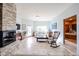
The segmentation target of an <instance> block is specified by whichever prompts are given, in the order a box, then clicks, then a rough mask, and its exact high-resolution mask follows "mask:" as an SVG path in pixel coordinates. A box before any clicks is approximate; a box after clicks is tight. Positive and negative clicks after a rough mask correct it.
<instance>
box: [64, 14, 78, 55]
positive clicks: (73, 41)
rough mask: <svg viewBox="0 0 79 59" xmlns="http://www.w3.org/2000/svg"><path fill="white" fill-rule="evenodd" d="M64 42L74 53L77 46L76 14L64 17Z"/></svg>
mask: <svg viewBox="0 0 79 59" xmlns="http://www.w3.org/2000/svg"><path fill="white" fill-rule="evenodd" d="M64 44H65V47H66V48H67V49H68V50H70V51H71V53H73V54H74V55H75V54H76V46H77V16H76V15H74V16H71V17H68V18H66V19H64Z"/></svg>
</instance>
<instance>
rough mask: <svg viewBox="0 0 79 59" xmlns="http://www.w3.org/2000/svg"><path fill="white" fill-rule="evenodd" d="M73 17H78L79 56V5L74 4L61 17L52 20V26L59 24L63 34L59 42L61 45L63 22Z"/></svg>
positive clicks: (78, 51)
mask: <svg viewBox="0 0 79 59" xmlns="http://www.w3.org/2000/svg"><path fill="white" fill-rule="evenodd" d="M62 9H63V8H62ZM73 15H77V55H79V4H73V5H72V6H70V7H69V8H68V9H66V10H65V11H64V12H63V13H61V14H60V15H59V16H57V17H55V18H54V19H52V22H50V24H51V23H54V22H57V27H58V30H59V31H60V32H61V35H60V38H61V39H59V40H60V41H61V43H63V40H64V39H63V20H64V19H65V18H68V17H70V16H73Z"/></svg>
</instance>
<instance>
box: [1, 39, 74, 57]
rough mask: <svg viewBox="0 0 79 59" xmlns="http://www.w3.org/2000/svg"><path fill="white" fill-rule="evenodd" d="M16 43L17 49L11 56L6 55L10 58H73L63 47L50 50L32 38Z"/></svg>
mask: <svg viewBox="0 0 79 59" xmlns="http://www.w3.org/2000/svg"><path fill="white" fill-rule="evenodd" d="M16 43H17V42H16ZM18 43H19V45H18V48H17V49H15V51H11V52H12V54H8V53H6V54H7V55H12V56H74V53H71V52H70V51H69V50H68V49H67V48H66V47H65V46H64V45H60V47H58V48H52V47H50V44H48V43H47V42H37V41H36V38H34V37H29V38H26V39H24V40H22V41H18ZM11 49H12V48H11ZM2 52H3V51H2Z"/></svg>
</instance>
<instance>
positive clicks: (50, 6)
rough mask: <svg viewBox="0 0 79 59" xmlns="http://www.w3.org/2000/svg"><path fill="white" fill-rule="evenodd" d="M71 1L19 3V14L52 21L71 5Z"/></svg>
mask: <svg viewBox="0 0 79 59" xmlns="http://www.w3.org/2000/svg"><path fill="white" fill-rule="evenodd" d="M71 5H72V4H69V3H17V4H16V8H17V16H18V17H20V18H22V19H25V20H32V21H50V20H52V19H53V17H56V16H58V15H59V14H61V13H62V12H63V11H64V10H65V9H67V8H68V7H70V6H71Z"/></svg>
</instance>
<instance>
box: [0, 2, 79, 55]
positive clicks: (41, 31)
mask: <svg viewBox="0 0 79 59" xmlns="http://www.w3.org/2000/svg"><path fill="white" fill-rule="evenodd" d="M6 5H7V6H6ZM12 5H13V6H12ZM12 5H11V4H9V3H7V4H5V3H3V8H4V7H6V9H5V8H4V9H3V10H2V11H3V16H5V14H6V13H7V14H9V15H12V14H11V13H13V12H14V14H13V15H12V16H14V18H13V17H12V18H13V19H15V20H14V21H13V19H11V20H10V17H11V16H9V17H8V18H7V17H6V16H5V17H4V18H3V19H2V20H3V26H2V27H3V28H2V29H3V31H4V32H5V33H6V31H5V30H8V31H10V30H15V31H16V38H15V39H16V40H14V41H11V43H10V44H9V45H5V44H4V46H3V47H2V48H0V49H1V55H25V56H27V55H45V56H46V55H49V56H50V55H52V56H53V55H55V56H57V55H58V56H59V55H66V56H68V55H70V56H71V55H75V56H76V55H79V53H78V52H79V45H78V44H79V40H78V38H79V37H78V36H79V30H78V29H79V20H78V19H79V11H78V10H79V4H75V3H72V4H71V3H55V4H54V3H51V4H42V3H41V4H40V3H39V4H31V3H29V4H26V3H23V4H22V3H16V4H12ZM8 7H9V8H11V7H13V8H12V9H14V10H13V12H12V11H11V10H12V9H11V10H9V9H7V8H8ZM62 8H63V9H62ZM5 11H8V12H9V13H8V12H5ZM75 15H76V25H75V28H76V30H75V33H76V43H75V44H74V43H73V42H71V43H70V41H68V42H69V44H70V45H69V44H68V45H66V43H67V42H65V43H64V41H65V38H64V37H65V35H64V20H65V19H68V18H71V17H72V16H75ZM5 19H9V20H5ZM6 21H9V22H6ZM6 23H9V25H8V24H7V25H6ZM10 24H11V25H10ZM5 25H6V26H5ZM72 30H73V29H72ZM15 31H10V33H15ZM54 31H59V32H60V35H59V37H58V38H57V45H60V46H58V47H56V48H52V47H50V45H51V44H49V43H48V42H47V41H48V39H49V38H47V37H48V35H49V32H52V33H53V32H54ZM10 35H13V34H10ZM1 36H2V35H1ZM38 36H40V37H41V36H42V37H43V36H45V37H46V38H42V39H40V38H38ZM38 39H39V40H40V41H42V42H38V41H37V40H38ZM12 42H13V43H12ZM71 44H72V46H71ZM70 46H71V48H70ZM12 48H13V49H12ZM72 48H73V50H71V49H72ZM8 49H10V51H8ZM4 50H5V51H4ZM12 51H14V52H12ZM57 51H58V52H59V53H58V54H57V53H56V52H57Z"/></svg>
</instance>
